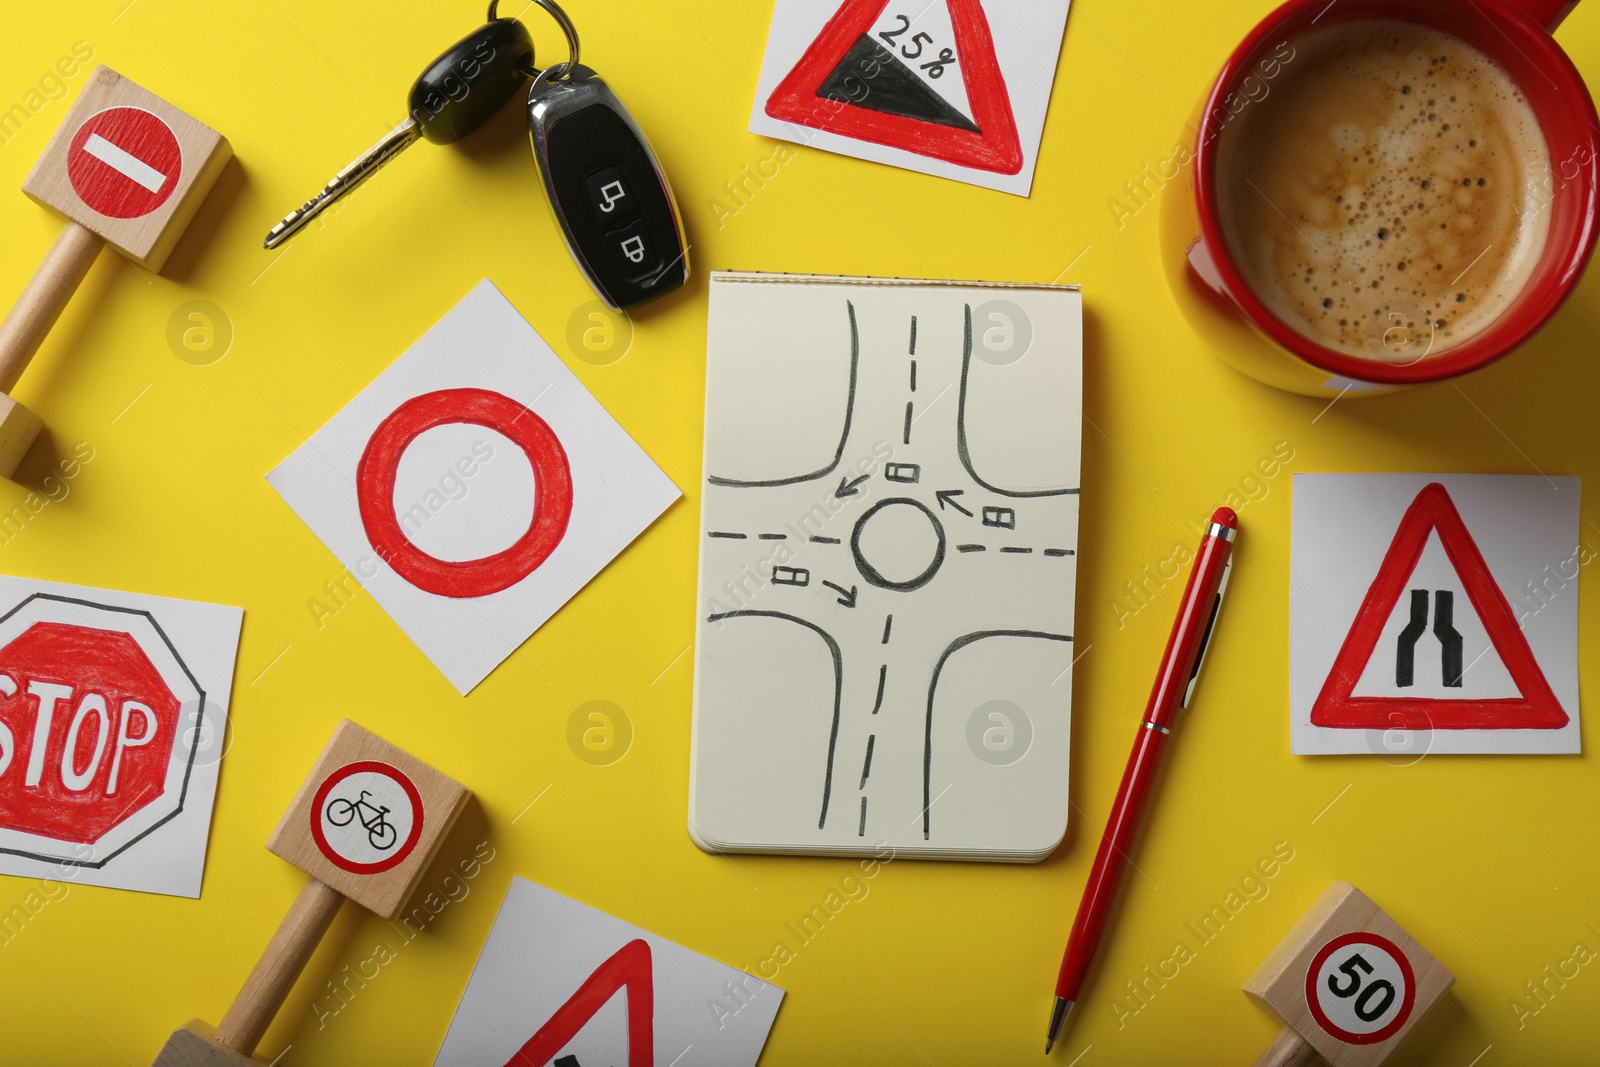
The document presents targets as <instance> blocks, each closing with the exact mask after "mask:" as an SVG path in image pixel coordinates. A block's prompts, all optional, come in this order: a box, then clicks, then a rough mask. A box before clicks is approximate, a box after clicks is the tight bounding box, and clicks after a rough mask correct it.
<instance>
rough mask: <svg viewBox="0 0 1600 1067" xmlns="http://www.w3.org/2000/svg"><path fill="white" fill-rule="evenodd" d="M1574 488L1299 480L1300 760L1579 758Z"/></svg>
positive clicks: (1535, 481) (1579, 551)
mask: <svg viewBox="0 0 1600 1067" xmlns="http://www.w3.org/2000/svg"><path fill="white" fill-rule="evenodd" d="M1578 489H1579V479H1577V478H1545V477H1542V476H1534V475H1527V476H1523V475H1509V474H1437V475H1435V474H1297V475H1295V477H1294V533H1293V561H1292V564H1291V568H1292V577H1291V586H1290V596H1289V604H1290V607H1289V620H1290V627H1289V634H1290V637H1289V689H1290V692H1289V710H1290V721H1291V724H1292V745H1293V750H1294V752H1296V753H1308V754H1320V753H1361V752H1371V753H1377V754H1380V755H1386V756H1391V757H1396V758H1403V759H1420V758H1421V757H1422V756H1424V755H1428V754H1430V753H1449V752H1518V753H1550V752H1579V751H1581V750H1582V739H1581V736H1580V733H1579V725H1578V571H1579V568H1580V566H1581V565H1582V563H1584V562H1586V560H1587V559H1588V558H1592V555H1593V553H1592V552H1591V551H1589V550H1587V549H1585V548H1584V547H1583V546H1582V545H1581V544H1580V542H1579V535H1578Z"/></svg>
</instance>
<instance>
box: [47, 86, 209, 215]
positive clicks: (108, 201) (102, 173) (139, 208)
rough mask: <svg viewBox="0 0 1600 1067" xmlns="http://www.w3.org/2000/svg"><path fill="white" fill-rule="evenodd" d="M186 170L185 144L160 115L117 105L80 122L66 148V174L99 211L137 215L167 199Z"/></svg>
mask: <svg viewBox="0 0 1600 1067" xmlns="http://www.w3.org/2000/svg"><path fill="white" fill-rule="evenodd" d="M182 176H183V150H182V149H181V148H179V147H178V138H177V136H176V135H175V134H173V132H172V127H170V126H168V125H167V124H166V123H165V122H163V121H162V120H161V119H160V118H158V117H156V116H155V115H152V114H151V113H150V112H148V111H145V110H143V109H141V108H136V107H113V108H107V109H106V110H105V111H102V112H100V113H99V114H96V115H91V116H90V117H89V121H87V122H85V123H84V124H83V125H82V126H79V127H78V132H77V133H76V134H74V135H73V138H72V145H71V146H70V147H69V148H68V149H67V177H68V179H70V180H71V182H72V188H73V189H74V190H76V192H77V194H78V196H80V197H81V198H82V199H83V202H84V203H85V204H88V205H89V206H90V207H91V208H93V209H94V210H95V211H98V212H100V214H102V215H108V216H110V217H111V218H114V219H136V218H139V217H140V216H141V215H148V214H150V212H152V211H154V210H155V209H156V208H158V207H160V206H161V205H162V204H165V203H166V202H167V199H168V198H169V197H171V196H172V191H173V190H174V189H176V188H177V187H178V179H179V178H181V177H182Z"/></svg>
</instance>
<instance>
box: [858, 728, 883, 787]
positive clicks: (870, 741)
mask: <svg viewBox="0 0 1600 1067" xmlns="http://www.w3.org/2000/svg"><path fill="white" fill-rule="evenodd" d="M877 740H878V735H877V734H868V735H867V758H866V759H865V760H864V761H863V762H862V764H861V784H860V785H858V786H856V788H857V789H858V790H860V789H865V788H866V787H867V776H868V775H870V774H871V773H872V746H873V745H874V744H875V743H876V742H877Z"/></svg>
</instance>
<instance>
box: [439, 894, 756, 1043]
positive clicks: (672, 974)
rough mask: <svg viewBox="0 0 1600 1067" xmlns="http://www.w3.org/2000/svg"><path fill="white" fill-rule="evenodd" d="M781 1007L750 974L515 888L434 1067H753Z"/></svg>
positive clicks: (580, 907) (572, 904)
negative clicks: (647, 1066) (636, 1046)
mask: <svg viewBox="0 0 1600 1067" xmlns="http://www.w3.org/2000/svg"><path fill="white" fill-rule="evenodd" d="M782 1001H783V990H781V989H779V988H778V987H777V986H775V985H771V984H769V983H766V982H762V981H760V980H759V979H757V978H756V977H755V976H754V975H751V974H747V973H746V972H744V971H736V970H734V969H733V968H732V967H728V966H725V965H723V964H721V963H718V962H716V961H715V960H710V959H707V958H706V957H704V956H702V955H700V954H699V953H697V952H691V951H690V950H688V949H686V948H684V947H683V946H682V945H677V944H674V943H673V942H671V941H668V940H666V939H665V938H662V937H657V936H656V935H655V934H651V933H648V932H646V931H644V930H641V929H639V928H638V927H637V926H633V925H631V924H630V923H625V922H623V921H622V920H621V919H616V918H612V917H611V916H610V915H607V914H606V913H605V912H603V911H596V910H595V909H594V908H591V907H588V906H587V905H584V904H580V903H578V902H577V901H575V900H571V899H569V898H567V897H564V896H562V895H561V894H560V893H556V892H553V891H551V890H549V889H546V888H544V887H543V886H540V885H535V884H534V883H533V882H530V881H528V880H527V879H525V878H513V879H512V880H511V888H510V889H509V890H508V891H507V893H506V899H505V903H504V904H502V905H501V906H500V914H499V915H498V916H496V918H495V921H494V927H493V928H492V929H491V930H490V931H489V940H488V941H487V942H486V943H485V944H484V946H483V953H482V955H480V956H479V957H478V965H477V966H476V967H475V968H473V971H472V978H471V980H470V981H469V982H468V983H467V989H466V992H465V993H464V994H462V997H461V1005H460V1007H458V1008H457V1009H456V1015H455V1018H454V1019H453V1020H452V1021H451V1023H450V1031H449V1032H448V1033H447V1034H445V1038H444V1045H443V1047H441V1048H440V1049H439V1055H438V1058H437V1059H435V1060H434V1067H506V1065H507V1064H516V1065H518V1067H545V1065H546V1064H552V1065H556V1067H613V1065H614V1067H624V1065H627V1064H636V1063H654V1064H659V1065H662V1067H666V1065H667V1064H673V1065H675V1067H754V1064H755V1062H756V1060H757V1059H759V1058H760V1056H761V1049H762V1047H763V1046H764V1045H765V1044H766V1041H767V1033H768V1031H770V1030H771V1029H772V1022H773V1020H774V1019H775V1018H776V1017H777V1014H778V1005H779V1004H780V1003H782ZM635 1041H637V1042H640V1043H641V1045H642V1048H643V1049H644V1054H643V1055H640V1054H639V1053H638V1052H634V1054H632V1055H630V1049H631V1048H633V1045H632V1044H631V1043H632V1042H635ZM519 1053H520V1055H519Z"/></svg>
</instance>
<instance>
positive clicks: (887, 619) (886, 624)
mask: <svg viewBox="0 0 1600 1067" xmlns="http://www.w3.org/2000/svg"><path fill="white" fill-rule="evenodd" d="M892 626H894V616H893V615H885V616H884V617H883V643H884V644H886V645H887V644H888V643H889V629H890V628H891V627H892ZM884 666H885V667H887V666H888V664H887V663H886V664H884Z"/></svg>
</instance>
